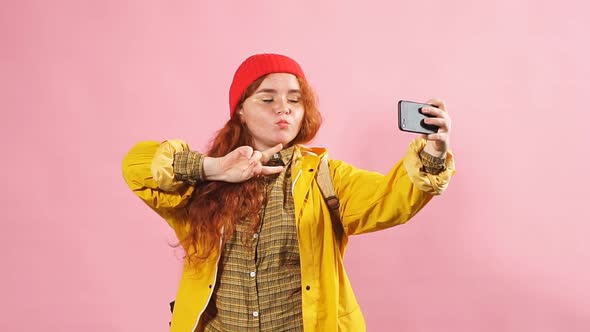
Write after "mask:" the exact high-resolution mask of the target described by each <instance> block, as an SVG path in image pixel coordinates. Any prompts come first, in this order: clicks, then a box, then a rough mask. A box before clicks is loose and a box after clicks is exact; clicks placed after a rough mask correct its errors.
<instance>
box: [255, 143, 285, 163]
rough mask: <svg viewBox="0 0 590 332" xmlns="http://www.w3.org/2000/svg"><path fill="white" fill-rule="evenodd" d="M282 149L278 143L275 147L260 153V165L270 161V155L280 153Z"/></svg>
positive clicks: (281, 145)
mask: <svg viewBox="0 0 590 332" xmlns="http://www.w3.org/2000/svg"><path fill="white" fill-rule="evenodd" d="M282 149H283V144H282V143H279V144H277V145H275V146H273V147H272V148H270V149H266V150H264V151H262V158H261V159H260V160H261V161H262V163H266V162H267V161H269V160H270V158H271V157H272V155H274V154H275V153H277V152H279V151H281V150H282Z"/></svg>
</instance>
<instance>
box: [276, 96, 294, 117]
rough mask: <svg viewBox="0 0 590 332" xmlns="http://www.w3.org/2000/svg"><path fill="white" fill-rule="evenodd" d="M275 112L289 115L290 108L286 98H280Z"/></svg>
mask: <svg viewBox="0 0 590 332" xmlns="http://www.w3.org/2000/svg"><path fill="white" fill-rule="evenodd" d="M275 112H276V113H277V114H282V113H285V114H291V107H290V106H289V101H288V100H287V99H286V98H281V99H280V101H279V102H278V103H277V107H276V108H275Z"/></svg>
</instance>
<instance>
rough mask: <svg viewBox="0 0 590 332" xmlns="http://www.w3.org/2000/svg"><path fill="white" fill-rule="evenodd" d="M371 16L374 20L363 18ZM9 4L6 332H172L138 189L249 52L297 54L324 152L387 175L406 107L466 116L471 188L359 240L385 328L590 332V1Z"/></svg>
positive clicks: (168, 237) (370, 315) (173, 276)
mask: <svg viewBox="0 0 590 332" xmlns="http://www.w3.org/2000/svg"><path fill="white" fill-rule="evenodd" d="M361 3H362V4H361ZM1 8H2V9H1V10H0V110H1V112H2V116H1V135H2V152H1V153H2V162H1V163H0V164H1V165H2V166H1V167H2V170H1V172H0V174H1V175H0V176H1V177H2V178H1V179H0V180H1V183H2V187H3V190H2V191H1V192H0V199H1V203H2V211H3V215H4V216H3V218H2V220H3V221H2V225H3V227H2V231H1V232H0V246H1V248H0V255H1V258H2V272H1V273H0V294H1V295H2V296H1V298H2V300H1V302H0V330H1V331H87V332H88V331H164V330H166V329H167V326H168V320H169V312H168V302H169V301H170V300H172V299H173V298H174V295H175V292H176V287H177V281H178V277H179V272H180V260H179V257H180V253H179V252H178V251H177V250H174V249H172V248H171V247H170V244H171V243H173V242H174V237H173V234H172V232H171V231H170V230H169V229H168V227H167V226H166V225H165V223H164V222H162V221H161V220H160V219H159V217H157V216H156V215H155V214H154V213H152V212H151V211H150V210H149V209H148V208H147V207H145V206H144V205H142V203H141V202H140V201H139V199H137V198H136V197H134V195H133V194H132V193H131V192H130V191H129V190H128V189H127V188H126V186H125V184H124V182H123V179H122V177H121V170H120V164H121V159H122V157H123V155H124V154H125V153H126V151H127V150H128V149H129V148H130V147H131V146H132V145H133V144H134V143H135V142H137V141H139V140H145V139H155V140H162V139H165V138H173V137H178V138H183V139H185V140H187V141H188V142H190V143H191V144H192V147H193V148H195V149H202V148H203V147H204V146H205V145H206V144H207V142H208V140H209V139H210V138H211V137H212V135H213V133H214V131H215V130H217V129H219V128H220V127H221V126H222V125H223V123H224V122H225V121H226V119H227V117H228V109H227V108H228V107H227V93H228V92H227V91H228V88H229V83H230V80H231V77H232V75H233V72H234V70H235V68H236V67H237V66H238V64H239V63H240V62H241V61H242V60H243V59H245V58H246V57H247V56H248V55H250V54H253V53H257V52H280V53H285V54H288V55H290V56H292V57H294V58H295V59H297V60H298V61H299V62H300V63H301V65H302V66H303V68H304V70H305V71H306V72H307V75H308V77H309V79H310V81H311V83H312V85H313V86H314V87H315V89H316V90H317V92H318V94H319V96H320V103H321V104H320V106H321V110H322V111H323V114H324V116H325V125H324V127H323V128H322V131H321V134H320V136H319V137H318V138H317V139H316V140H315V142H314V144H316V145H322V146H327V147H328V148H329V149H330V151H331V156H332V157H333V158H338V159H344V160H346V161H348V162H350V163H352V164H354V165H357V166H359V167H362V168H366V169H371V170H379V171H382V172H385V171H387V170H388V168H389V167H390V166H391V165H393V163H394V162H396V161H397V160H398V159H399V158H400V157H401V156H402V154H403V152H404V151H405V148H406V146H407V144H408V142H409V141H410V140H411V139H412V138H413V136H412V135H410V134H405V133H401V132H399V131H398V130H397V124H396V117H395V105H396V103H397V100H399V99H409V100H417V101H425V100H426V99H428V98H430V97H432V96H439V97H442V98H443V99H445V100H446V102H447V105H448V109H449V111H450V112H451V113H452V116H453V119H454V133H453V149H454V151H455V153H456V156H457V167H458V173H457V175H456V177H455V178H454V179H453V182H452V184H451V186H450V188H449V190H448V191H447V192H446V193H445V195H444V196H442V197H439V198H437V199H436V200H435V201H433V202H432V203H431V204H430V205H429V206H427V208H426V209H425V210H423V211H422V212H421V213H420V214H419V215H418V216H417V217H416V218H415V220H414V221H413V222H411V223H410V224H408V225H405V226H402V227H398V228H394V229H391V230H388V231H384V232H381V233H376V234H370V235H364V236H358V237H356V238H353V239H352V241H351V244H350V247H349V250H348V253H347V257H346V262H347V267H348V271H349V273H350V277H351V279H352V281H353V286H354V288H355V290H356V292H357V296H358V300H359V301H360V304H361V306H362V308H363V311H364V313H365V316H366V319H367V324H368V329H369V331H408V332H409V331H412V332H414V331H454V332H462V331H480V332H487V331H589V330H590V286H589V281H590V267H589V265H588V264H589V262H590V250H589V249H588V245H587V244H586V243H587V240H586V238H587V237H588V234H589V233H590V225H589V221H590V213H589V212H588V211H589V210H588V208H587V205H586V204H588V188H589V184H590V183H589V180H588V166H589V161H590V159H589V157H588V154H589V150H588V143H589V142H590V140H589V139H588V134H587V132H588V126H589V122H588V116H587V114H588V110H587V109H588V106H587V105H588V97H589V96H590V94H589V93H588V92H589V91H588V87H589V86H590V85H589V83H590V79H589V77H590V66H589V62H588V59H589V58H590V52H589V47H588V39H587V34H588V31H590V23H588V22H589V21H588V18H587V16H588V15H587V14H588V13H589V12H590V8H589V5H588V4H587V2H584V1H577V3H576V2H575V1H559V2H555V1H535V0H528V1H514V0H498V1H486V2H478V3H477V4H476V3H475V2H474V1H467V0H464V1H459V0H457V1H433V0H430V1H428V0H422V1H411V2H410V1H405V2H401V1H398V2H392V1H382V2H374V1H363V2H359V1H347V2H343V1H322V2H319V1H317V2H315V1H299V2H297V1H294V2H293V1H291V2H282V1H261V2H252V1H249V2H240V1H236V2H234V3H232V4H231V5H230V4H228V3H226V2H218V3H216V4H214V2H213V1H145V0H142V1H139V0H136V1H115V0H108V1H107V0H102V1H73V0H72V1H63V0H62V1H45V2H43V1H12V2H10V3H8V2H3V4H2V6H1Z"/></svg>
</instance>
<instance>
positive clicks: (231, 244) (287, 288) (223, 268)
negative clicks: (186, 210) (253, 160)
mask: <svg viewBox="0 0 590 332" xmlns="http://www.w3.org/2000/svg"><path fill="white" fill-rule="evenodd" d="M293 151H294V148H293V147H291V148H288V149H285V150H283V151H281V153H280V155H275V157H276V158H275V159H276V160H271V161H270V162H269V163H273V162H274V163H278V164H283V165H285V166H286V167H285V170H284V171H283V172H282V173H281V174H279V175H274V176H267V177H265V183H266V188H265V194H266V199H267V201H266V204H265V206H263V208H262V211H261V218H262V222H261V225H260V226H259V229H258V231H257V233H255V234H254V238H253V239H252V241H247V239H245V238H244V237H245V236H249V234H248V224H247V222H241V223H239V224H238V225H237V227H236V231H235V232H234V234H233V235H232V237H231V239H230V240H229V241H228V242H227V243H225V246H224V248H223V253H222V257H221V260H220V263H219V273H218V280H217V284H216V288H215V291H214V293H213V296H212V299H211V301H210V302H209V305H208V307H207V309H206V310H205V312H204V314H203V318H202V319H203V322H204V323H205V324H204V326H205V331H303V320H302V309H301V292H302V290H301V287H302V286H301V269H300V265H299V245H298V243H297V230H296V227H295V213H294V206H293V194H292V191H291V167H290V165H291V159H292V156H293ZM203 159H204V157H203V156H202V155H200V154H198V153H195V152H180V153H177V154H176V155H175V159H174V171H175V174H176V175H178V177H177V178H178V179H182V180H183V181H185V182H188V183H196V182H197V181H199V180H202V174H203V172H202V160H203ZM187 168H188V169H187ZM196 175H199V177H197V176H196ZM248 243H251V245H250V246H249V245H248Z"/></svg>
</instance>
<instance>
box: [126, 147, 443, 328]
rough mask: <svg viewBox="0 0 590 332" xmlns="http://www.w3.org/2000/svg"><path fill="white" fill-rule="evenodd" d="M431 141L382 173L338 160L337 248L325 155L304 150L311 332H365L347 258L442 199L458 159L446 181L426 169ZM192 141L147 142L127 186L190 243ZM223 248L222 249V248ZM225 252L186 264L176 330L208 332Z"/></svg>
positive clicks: (304, 259) (296, 192)
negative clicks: (319, 176)
mask: <svg viewBox="0 0 590 332" xmlns="http://www.w3.org/2000/svg"><path fill="white" fill-rule="evenodd" d="M425 144H426V141H425V140H424V139H421V138H419V139H416V140H414V141H413V142H412V143H411V144H410V147H409V149H408V152H407V154H406V155H405V157H404V158H403V159H402V160H401V161H400V162H398V163H397V164H396V165H395V166H394V167H393V168H392V169H391V171H390V172H389V173H388V174H386V175H382V174H379V173H376V172H369V171H365V170H361V169H358V168H355V167H353V166H351V165H349V164H346V163H344V162H342V161H337V160H330V162H329V166H330V173H331V176H332V179H333V183H334V188H335V189H336V193H337V195H338V197H339V199H340V215H341V218H342V225H343V227H344V238H343V240H342V244H341V247H340V248H338V247H336V241H335V239H334V232H333V231H332V224H331V221H330V213H329V210H328V208H327V206H326V204H325V202H324V198H323V196H322V194H321V192H320V189H319V187H318V185H317V183H316V181H315V175H316V172H317V170H318V166H319V163H320V158H322V157H324V156H325V154H326V150H325V149H321V148H307V147H305V146H301V145H299V146H297V147H296V149H295V152H294V155H293V163H292V166H291V167H292V169H291V174H292V183H293V199H294V203H295V219H296V223H297V236H298V240H299V252H300V260H301V283H302V285H301V287H302V290H303V291H302V292H303V293H302V304H303V323H304V329H305V331H306V332H309V331H314V332H315V331H318V332H325V331H345V332H348V331H350V332H361V331H365V330H366V328H365V321H364V318H363V315H362V313H361V310H360V308H359V305H358V303H357V301H356V298H355V295H354V293H353V290H352V288H351V285H350V282H349V280H348V276H347V275H346V272H345V270H344V265H343V261H342V254H343V253H344V249H345V247H346V244H347V242H348V241H347V240H348V236H349V235H353V234H361V233H368V232H373V231H378V230H381V229H385V228H389V227H392V226H395V225H399V224H403V223H405V222H406V221H408V220H409V219H410V218H411V217H412V216H414V215H415V214H416V213H417V212H418V211H419V210H420V209H421V208H422V207H423V206H424V205H425V204H426V203H428V201H430V199H431V198H432V197H433V195H438V194H440V193H442V192H443V191H444V190H445V189H446V187H447V185H448V182H449V180H450V178H451V176H452V175H453V173H454V161H453V155H452V154H451V153H450V152H449V153H447V159H446V170H445V171H443V172H442V173H440V174H438V175H431V174H427V173H424V172H422V171H421V167H422V164H421V162H420V158H419V156H418V153H419V152H420V151H421V150H422V149H423V148H424V145H425ZM182 150H188V146H187V144H186V143H184V142H182V141H179V140H169V141H165V142H164V143H159V142H153V141H148V142H141V143H139V144H137V145H136V146H134V147H133V148H132V149H131V151H130V152H129V153H128V154H127V155H126V156H125V158H124V160H123V176H124V178H125V181H126V182H127V184H128V185H129V187H130V188H131V190H133V192H134V193H135V194H136V195H137V196H139V198H141V199H142V200H143V201H144V202H145V203H147V204H148V205H149V206H150V207H151V208H152V209H153V210H155V211H156V212H157V213H158V214H159V215H160V216H162V217H163V218H164V219H165V220H166V221H167V222H168V224H169V225H170V226H171V227H172V228H173V229H174V231H175V232H176V235H177V236H178V238H180V239H182V238H184V237H185V236H186V234H187V232H188V228H187V224H186V223H184V222H183V221H182V220H183V216H184V214H185V209H183V207H186V205H187V203H188V202H189V199H190V197H191V194H192V193H193V191H194V187H192V186H188V185H185V184H183V183H181V182H178V181H175V180H174V173H173V169H172V160H173V157H174V153H175V152H177V151H182ZM220 245H221V243H220ZM219 252H220V250H217V252H216V253H215V254H214V255H212V256H214V257H210V259H209V260H208V261H206V262H204V263H202V264H200V265H198V267H197V268H195V267H193V266H189V265H188V264H186V263H185V264H184V269H183V273H182V277H181V280H180V285H179V288H178V293H177V296H176V303H175V306H174V314H173V316H172V327H171V331H172V332H188V331H200V330H201V329H202V326H200V325H199V323H200V317H201V314H202V313H203V311H204V310H205V308H206V306H207V304H208V302H209V300H210V299H211V295H212V292H213V289H214V288H215V282H216V274H217V265H218V261H219Z"/></svg>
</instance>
